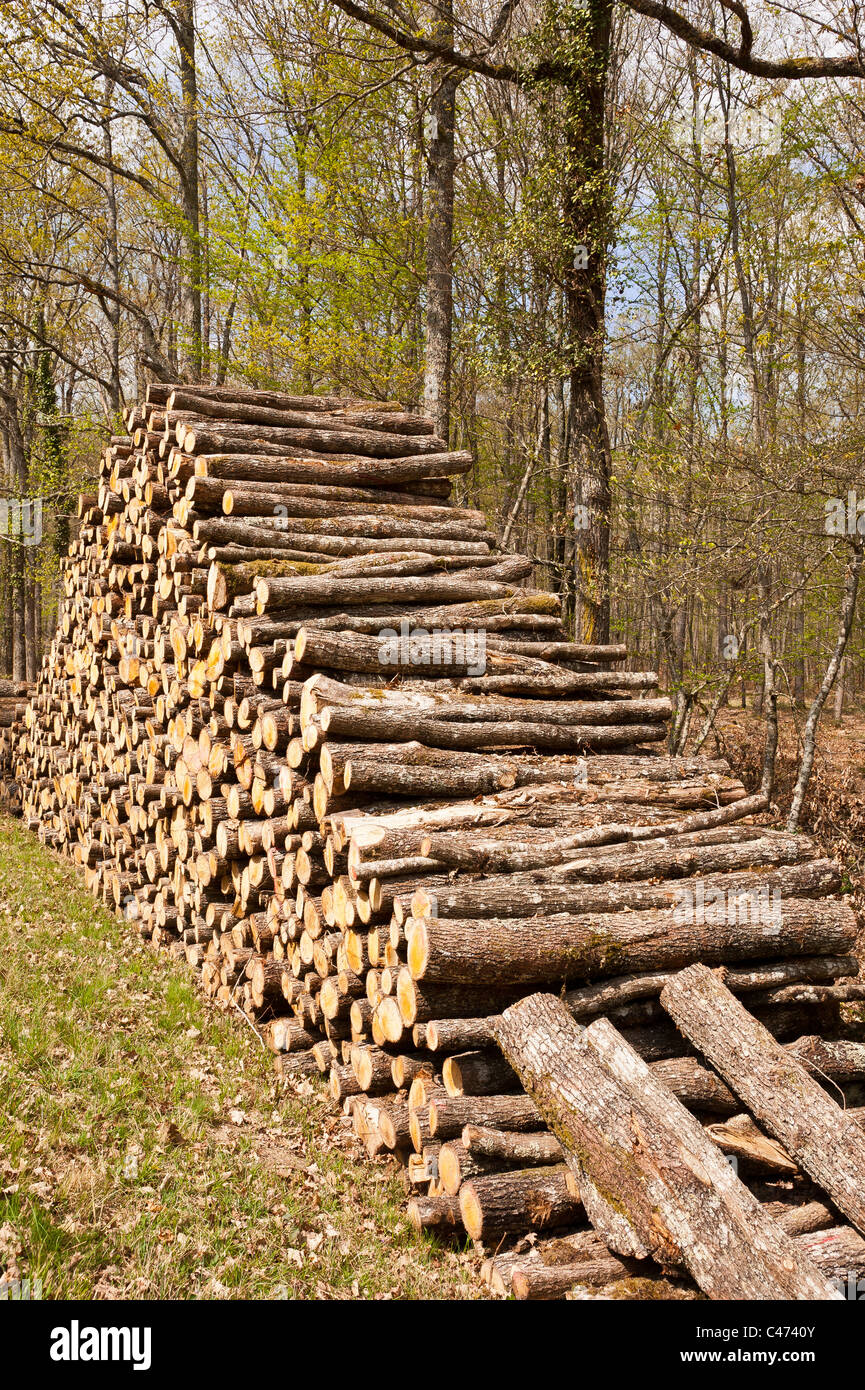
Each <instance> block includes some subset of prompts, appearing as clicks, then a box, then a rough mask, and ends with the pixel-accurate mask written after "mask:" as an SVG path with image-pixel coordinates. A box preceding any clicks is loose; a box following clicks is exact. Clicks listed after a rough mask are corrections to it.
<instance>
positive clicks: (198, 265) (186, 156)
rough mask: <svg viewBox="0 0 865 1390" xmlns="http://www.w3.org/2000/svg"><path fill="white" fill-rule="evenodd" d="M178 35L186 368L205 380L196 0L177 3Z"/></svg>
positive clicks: (191, 377) (192, 376)
mask: <svg viewBox="0 0 865 1390" xmlns="http://www.w3.org/2000/svg"><path fill="white" fill-rule="evenodd" d="M176 26H177V27H176V31H175V32H176V35H177V44H178V50H179V60H180V90H181V102H182V130H183V133H182V140H181V146H180V200H181V210H182V213H183V219H184V224H185V225H184V229H183V239H184V242H185V245H186V264H185V265H184V266H183V268H182V271H181V283H180V302H181V325H182V329H183V343H182V366H183V371H184V373H185V375H186V376H187V378H188V379H189V380H191V381H200V380H201V370H202V338H201V285H202V255H201V206H200V194H199V167H198V74H197V71H196V58H195V42H196V34H195V0H177V11H176Z"/></svg>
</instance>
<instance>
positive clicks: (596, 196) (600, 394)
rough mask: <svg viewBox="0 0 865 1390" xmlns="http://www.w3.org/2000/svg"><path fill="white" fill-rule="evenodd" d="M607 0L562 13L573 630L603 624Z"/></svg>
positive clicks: (584, 632)
mask: <svg viewBox="0 0 865 1390" xmlns="http://www.w3.org/2000/svg"><path fill="white" fill-rule="evenodd" d="M612 8H613V7H612V3H611V0H588V3H587V4H586V5H585V7H584V8H582V9H580V10H576V9H571V8H570V7H568V8H567V10H566V11H565V12H564V13H563V14H562V16H561V20H560V24H561V28H562V30H563V32H562V35H561V38H562V42H563V46H566V47H567V50H568V53H569V57H570V60H571V62H572V63H573V67H572V76H571V80H570V82H569V83H568V84H567V85H566V87H565V88H564V91H563V96H564V101H565V130H564V140H565V146H566V158H567V178H568V183H567V186H566V189H565V195H564V210H563V212H564V217H563V221H564V226H563V238H564V246H565V248H566V255H567V264H566V267H565V305H566V325H567V327H566V332H567V343H566V351H567V352H568V353H569V355H570V359H571V360H570V371H569V377H568V385H569V393H570V400H569V419H570V423H569V439H570V447H571V464H572V469H573V473H574V475H575V481H576V487H575V496H574V529H575V534H576V576H575V580H576V634H575V635H576V637H577V638H578V640H581V641H584V642H606V641H608V640H609V633H610V509H611V506H612V491H611V478H612V457H611V453H610V441H609V437H608V434H607V423H606V411H605V404H604V387H603V377H604V368H603V364H604V348H605V341H604V340H605V294H606V275H607V257H608V250H609V241H610V235H611V190H610V183H609V176H608V171H607V169H606V168H605V162H606V161H605V146H606V139H605V137H606V129H605V112H606V95H607V77H608V70H609V63H610V38H611V24H612Z"/></svg>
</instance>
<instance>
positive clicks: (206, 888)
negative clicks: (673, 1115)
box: [17, 385, 865, 1297]
mask: <svg viewBox="0 0 865 1390" xmlns="http://www.w3.org/2000/svg"><path fill="white" fill-rule="evenodd" d="M127 426H128V430H129V434H128V435H127V436H117V437H115V438H113V439H112V440H111V441H110V443H109V445H108V446H107V448H106V450H105V452H104V455H103V458H102V461H101V467H100V477H99V484H98V491H97V492H96V493H95V494H94V495H93V496H92V497H88V498H83V499H82V501H81V505H80V527H79V534H78V537H77V539H76V541H75V542H74V543H73V545H72V546H71V548H70V554H69V557H68V560H67V562H66V565H65V568H64V574H63V583H64V592H65V603H64V606H63V610H62V612H61V615H60V621H59V624H58V629H57V634H56V636H55V639H54V642H53V645H52V649H51V651H50V652H49V653H48V655H47V656H46V659H45V661H44V663H43V668H42V672H41V675H40V679H39V683H38V686H37V690H36V692H35V695H34V697H33V700H32V702H31V703H30V705H29V707H28V709H27V713H26V719H25V724H26V727H25V729H24V732H23V733H22V735H21V737H20V739H19V741H18V748H17V755H18V762H17V771H18V776H19V780H20V781H21V783H22V785H23V786H24V794H23V814H24V816H25V819H26V823H27V824H28V825H29V826H31V828H33V829H34V830H36V831H37V832H38V834H39V836H40V838H41V839H42V840H43V841H44V842H45V843H46V844H47V845H49V846H51V847H52V848H54V849H57V850H59V851H61V852H63V853H66V854H68V855H70V856H71V857H72V858H73V859H74V861H75V862H76V863H77V864H78V865H80V867H81V869H82V871H83V873H84V875H85V877H86V881H87V883H88V885H89V887H90V889H91V891H92V892H93V894H94V895H95V896H97V897H99V898H101V899H102V900H103V901H105V902H106V903H107V904H108V905H109V906H110V907H112V908H114V909H115V910H117V911H118V912H120V913H122V914H123V915H124V916H125V917H126V918H127V919H128V920H129V921H130V923H131V924H132V925H133V926H134V928H135V929H136V930H137V931H138V932H139V933H140V934H141V935H142V936H144V937H146V938H148V939H151V940H153V941H154V942H155V943H157V944H160V945H164V946H166V947H168V948H169V949H170V950H171V951H172V952H173V953H174V954H176V955H178V956H184V957H185V958H186V959H187V960H188V961H189V963H190V965H191V966H192V967H193V968H194V969H196V970H197V971H198V972H199V973H200V978H201V983H202V986H203V988H204V990H205V991H206V992H207V994H209V995H210V996H211V997H213V998H215V999H216V1000H218V1001H220V1002H221V1003H223V1004H224V1005H226V1006H235V1005H236V1006H237V1007H239V1008H241V1009H242V1010H243V1011H244V1013H245V1014H246V1015H247V1017H248V1018H249V1019H250V1020H251V1021H252V1022H253V1023H254V1026H255V1027H256V1028H257V1030H258V1031H259V1033H260V1034H261V1036H262V1038H263V1040H264V1041H265V1042H266V1043H267V1045H268V1046H269V1047H270V1048H271V1049H272V1051H273V1052H274V1053H275V1054H276V1060H277V1066H278V1069H279V1070H280V1071H281V1072H282V1073H283V1074H284V1075H287V1076H291V1075H298V1074H304V1075H305V1074H311V1073H313V1072H320V1073H322V1074H323V1075H325V1076H326V1078H327V1082H328V1085H329V1087H330V1091H331V1094H332V1095H333V1097H334V1099H335V1100H336V1101H338V1102H340V1103H342V1104H343V1105H344V1106H345V1108H346V1109H347V1110H349V1111H350V1112H351V1114H352V1117H353V1122H354V1126H355V1129H356V1131H357V1133H358V1135H359V1136H360V1138H361V1139H362V1140H363V1142H364V1143H365V1145H366V1148H367V1150H368V1152H369V1153H370V1155H376V1154H379V1153H382V1152H388V1153H392V1154H395V1155H396V1156H397V1157H399V1158H401V1159H402V1160H403V1161H404V1163H405V1167H406V1176H407V1182H408V1184H409V1185H410V1186H411V1188H412V1189H413V1191H414V1194H415V1195H414V1196H413V1198H412V1201H411V1203H410V1208H409V1210H410V1215H411V1217H412V1220H413V1221H414V1222H415V1223H416V1224H417V1225H418V1226H419V1227H422V1228H424V1229H429V1230H435V1231H438V1232H440V1233H448V1232H453V1233H457V1234H459V1235H461V1236H463V1238H464V1235H465V1232H468V1234H469V1235H470V1236H472V1237H473V1238H475V1239H477V1240H480V1241H482V1242H483V1243H484V1245H486V1246H489V1247H493V1248H495V1247H497V1246H498V1245H499V1244H500V1243H501V1241H502V1240H503V1239H505V1238H519V1237H520V1236H522V1235H523V1234H525V1233H527V1232H530V1231H533V1232H541V1233H542V1235H543V1236H544V1237H545V1238H546V1237H547V1236H548V1235H549V1233H550V1232H553V1233H555V1234H554V1235H553V1236H552V1240H553V1242H554V1244H558V1242H559V1241H560V1240H562V1239H563V1238H564V1237H563V1236H562V1233H564V1235H565V1237H566V1238H567V1239H568V1240H570V1241H571V1242H572V1243H573V1241H576V1242H577V1245H578V1246H579V1247H580V1249H581V1250H583V1251H584V1253H583V1254H581V1255H580V1256H579V1259H580V1260H583V1261H587V1262H588V1264H591V1265H592V1266H593V1268H594V1266H597V1269H596V1270H594V1273H593V1274H592V1282H594V1283H598V1282H604V1281H603V1280H602V1279H601V1275H602V1274H605V1275H609V1279H607V1280H606V1282H609V1280H610V1279H613V1278H619V1279H621V1278H623V1277H625V1275H623V1274H622V1273H618V1274H611V1273H610V1271H611V1270H617V1271H621V1270H622V1269H625V1270H626V1273H627V1277H631V1274H632V1272H633V1268H635V1266H634V1259H636V1257H635V1256H634V1257H632V1256H628V1257H627V1261H630V1263H627V1261H626V1262H623V1260H622V1259H621V1258H620V1256H619V1255H618V1254H616V1253H615V1252H613V1253H611V1249H610V1247H609V1246H608V1245H607V1244H604V1245H603V1250H601V1248H600V1246H599V1244H598V1242H599V1241H600V1239H601V1236H600V1235H598V1234H596V1233H594V1232H592V1231H591V1229H590V1228H588V1226H587V1222H586V1210H587V1208H586V1204H585V1202H584V1197H583V1195H582V1194H581V1193H580V1192H579V1191H575V1190H574V1186H573V1174H572V1173H571V1169H570V1168H569V1167H568V1163H567V1156H566V1153H565V1151H564V1149H563V1146H562V1143H561V1139H560V1138H559V1137H557V1136H556V1134H554V1133H552V1132H550V1130H549V1129H548V1128H547V1125H546V1124H545V1120H544V1116H543V1114H542V1112H541V1110H540V1109H539V1107H538V1105H537V1104H536V1103H535V1101H534V1100H533V1099H532V1098H531V1097H530V1096H529V1095H527V1094H525V1091H524V1089H523V1086H522V1085H521V1082H520V1077H519V1075H518V1071H517V1070H515V1069H514V1068H512V1066H511V1065H510V1064H509V1063H508V1062H507V1061H505V1059H504V1058H503V1056H502V1054H501V1052H500V1050H499V1048H498V1045H497V1043H498V1040H499V1030H500V1027H501V1019H502V1018H503V1017H506V1016H507V1014H506V1011H507V1010H509V1009H510V1008H511V1007H512V1006H513V1005H514V1004H515V1003H517V1002H518V1001H520V1000H522V999H524V998H525V997H526V996H529V995H532V994H533V993H534V991H535V990H537V989H538V988H539V987H541V988H544V989H551V990H553V991H554V992H556V993H561V994H562V997H563V999H564V1006H565V1007H566V1008H567V1010H568V1016H569V1017H570V1018H571V1019H573V1020H575V1021H577V1022H579V1023H589V1022H591V1020H593V1019H596V1018H600V1017H601V1016H603V1017H604V1018H606V1019H607V1020H609V1021H610V1023H611V1024H612V1025H615V1027H616V1028H617V1029H619V1030H620V1031H621V1034H622V1037H623V1039H624V1040H625V1044H626V1045H627V1046H628V1047H629V1048H631V1049H633V1050H634V1051H635V1052H636V1054H637V1055H638V1056H639V1057H640V1058H641V1059H642V1060H643V1063H644V1064H645V1065H646V1066H648V1068H649V1069H650V1071H651V1073H652V1075H653V1076H655V1077H657V1078H658V1084H659V1085H663V1086H664V1087H665V1088H668V1089H669V1090H670V1091H671V1093H672V1095H673V1097H677V1098H678V1102H681V1103H682V1104H683V1105H685V1106H686V1107H688V1109H689V1111H693V1112H694V1113H696V1114H699V1115H700V1116H702V1117H704V1118H706V1117H709V1118H708V1120H707V1123H706V1125H705V1126H704V1128H705V1133H706V1135H708V1136H709V1137H708V1138H707V1140H706V1142H708V1143H709V1144H711V1145H713V1146H714V1149H715V1150H718V1151H720V1152H726V1153H734V1154H737V1155H738V1154H740V1153H742V1152H743V1151H745V1150H747V1154H746V1155H745V1157H744V1158H743V1162H744V1163H745V1164H746V1165H747V1164H751V1165H752V1167H753V1170H754V1172H755V1173H756V1174H757V1175H758V1177H759V1179H760V1180H761V1181H762V1180H766V1179H768V1180H769V1185H772V1184H774V1185H775V1186H777V1183H778V1181H779V1180H780V1179H781V1178H783V1179H784V1180H789V1181H792V1182H793V1183H794V1185H795V1183H797V1182H798V1183H800V1184H801V1181H802V1180H801V1175H800V1172H799V1167H798V1160H797V1159H796V1157H795V1155H793V1154H792V1153H788V1152H787V1151H786V1150H784V1149H783V1148H782V1147H779V1144H778V1143H777V1142H775V1141H772V1142H775V1147H774V1148H773V1147H772V1142H770V1140H769V1139H768V1138H767V1137H766V1136H765V1135H760V1136H758V1138H754V1136H753V1135H752V1134H751V1133H750V1131H748V1130H747V1126H746V1128H745V1130H743V1129H742V1124H741V1123H740V1121H741V1116H740V1113H739V1112H740V1110H741V1105H740V1103H739V1102H738V1101H737V1100H736V1098H735V1096H734V1095H733V1094H732V1092H731V1090H730V1088H729V1087H728V1085H727V1084H726V1083H725V1081H724V1080H722V1078H721V1077H720V1076H719V1075H718V1074H717V1072H715V1071H713V1070H711V1069H710V1068H708V1067H706V1066H705V1065H704V1064H703V1063H702V1062H701V1061H700V1060H699V1058H698V1056H697V1050H696V1048H695V1047H694V1046H691V1045H689V1044H688V1043H686V1042H685V1041H683V1039H682V1037H681V1034H680V1033H679V1031H678V1029H677V1027H676V1026H674V1024H673V1022H671V1021H670V1018H669V1016H668V1014H667V1012H666V1010H665V1008H664V1006H663V1003H662V998H663V996H662V991H664V990H665V989H667V988H668V986H670V985H671V982H673V981H674V980H675V978H676V973H677V972H678V971H680V970H681V969H682V968H687V967H689V966H692V965H693V964H694V963H696V962H708V963H709V964H711V965H722V966H724V968H725V969H726V971H727V976H726V978H727V983H728V986H729V988H730V990H732V992H733V995H734V996H736V997H739V998H741V999H743V1000H745V1001H746V1002H747V1005H748V1008H749V1010H750V1011H751V1015H753V1017H754V1018H755V1019H757V1020H759V1021H760V1023H761V1024H762V1025H764V1026H765V1028H766V1029H768V1030H769V1035H770V1036H771V1037H773V1038H774V1039H777V1040H778V1041H779V1043H781V1044H783V1045H784V1046H786V1047H788V1048H792V1049H794V1050H795V1049H799V1051H797V1055H802V1053H801V1049H802V1048H803V1047H805V1046H806V1044H807V1043H808V1039H809V1038H812V1039H813V1037H814V1035H817V1034H825V1035H827V1036H830V1035H831V1034H832V1032H833V1030H836V1029H837V1020H838V1003H839V1001H840V1000H841V999H845V998H850V997H856V994H857V991H858V989H859V986H858V985H855V984H852V983H850V982H849V981H850V978H851V977H853V976H855V974H856V973H857V969H858V967H857V963H856V961H855V959H854V958H853V957H852V955H851V948H852V943H853V939H854V935H855V921H854V918H853V914H852V912H851V910H850V909H849V907H848V906H847V905H846V904H845V902H844V901H843V899H841V898H840V897H839V892H840V888H841V880H840V873H839V870H838V867H837V866H836V865H835V864H834V863H832V862H830V861H827V860H825V859H823V858H821V857H820V856H819V854H818V852H817V850H816V848H815V847H814V846H813V844H811V842H809V841H808V840H807V839H805V838H804V837H801V836H790V835H787V834H784V833H781V832H779V831H775V830H772V829H767V828H765V827H763V826H761V825H760V824H758V823H757V822H756V820H755V817H756V816H758V815H759V813H760V812H762V811H763V810H765V802H764V801H763V800H762V799H761V798H760V797H754V796H748V795H747V794H746V792H745V789H744V787H743V786H742V785H741V783H740V782H739V781H738V780H737V779H736V778H734V777H732V776H731V775H730V771H729V767H728V766H727V765H726V764H725V763H724V762H723V761H721V760H708V759H702V758H701V759H689V758H670V757H668V756H666V755H665V754H664V753H663V751H662V749H663V746H664V739H665V736H666V725H667V720H668V717H669V714H670V705H669V702H668V701H667V700H666V699H664V698H662V697H660V696H659V695H658V693H657V685H658V681H657V677H656V675H655V674H654V673H653V672H650V671H628V670H626V669H624V662H625V659H626V655H627V654H626V652H625V650H624V648H623V647H621V646H618V645H608V646H605V647H597V646H586V645H580V644H577V643H573V642H569V641H568V640H567V638H566V634H565V632H564V629H563V627H562V623H561V615H560V611H559V604H558V600H557V599H556V598H555V597H554V596H553V595H551V594H549V593H547V592H544V591H539V590H536V589H534V588H531V587H529V585H528V581H529V580H530V576H531V570H532V566H531V563H530V562H529V561H528V560H526V559H524V558H523V557H521V556H514V555H510V554H503V553H502V552H501V551H499V550H498V549H497V547H496V542H495V536H494V534H493V533H492V532H491V531H489V529H488V528H487V525H486V521H485V519H484V517H483V516H482V515H481V514H480V513H479V512H477V511H475V510H474V509H472V508H471V507H467V506H457V505H452V504H451V501H450V493H451V487H452V483H451V479H452V478H453V477H455V476H458V475H459V474H461V473H465V472H466V471H467V470H468V469H469V467H470V464H471V459H470V456H469V455H468V454H467V453H462V452H453V451H449V450H448V449H447V446H446V445H445V443H444V441H442V440H439V439H436V438H435V436H434V435H433V433H432V430H431V426H430V424H429V422H428V421H426V420H425V419H424V418H422V417H419V416H413V415H408V414H405V413H404V412H403V411H402V410H401V409H399V407H397V406H394V405H391V404H388V403H385V404H382V403H380V402H379V403H376V402H369V401H360V400H355V399H353V398H348V397H340V398H337V397H291V396H287V395H285V394H284V393H280V392H251V391H249V392H244V391H239V390H235V389H233V388H211V387H194V388H193V387H184V388H176V389H175V388H171V387H167V386H162V385H159V386H152V387H150V388H149V390H148V395H147V399H146V400H145V402H144V403H143V404H142V405H141V406H136V407H134V408H133V409H131V410H130V411H129V413H128V417H127ZM842 981H848V983H839V982H842ZM803 1039H805V1042H803V1041H802V1040H803ZM808 1045H810V1044H808ZM821 1045H822V1046H825V1047H828V1046H830V1044H829V1043H826V1044H821ZM834 1045H835V1046H840V1044H834ZM848 1046H852V1045H848ZM821 1055H822V1054H821ZM845 1057H846V1054H845ZM836 1061H837V1068H840V1070H837V1068H836V1073H833V1072H832V1068H833V1067H834V1066H835V1065H836ZM823 1062H824V1063H825V1064H826V1066H827V1067H828V1072H827V1074H828V1075H836V1074H837V1078H838V1081H839V1083H840V1084H853V1083H856V1082H858V1081H859V1080H862V1079H865V1068H863V1067H862V1066H861V1064H860V1060H859V1059H858V1054H857V1056H856V1057H855V1058H853V1059H852V1060H849V1066H848V1070H847V1072H844V1070H843V1066H842V1063H841V1061H840V1060H838V1059H836V1058H835V1054H834V1053H833V1054H832V1055H831V1056H830V1057H828V1058H827V1057H825V1056H824V1057H823ZM860 1071H861V1073H862V1075H861V1076H860ZM716 1131H718V1132H716ZM791 1175H792V1176H791ZM767 1200H768V1199H767ZM771 1200H772V1201H775V1200H777V1201H781V1200H783V1199H782V1198H781V1197H777V1196H773V1197H772V1198H771ZM589 1215H590V1216H591V1212H589ZM575 1231H576V1234H574V1232H575ZM799 1234H801V1235H802V1236H803V1238H804V1237H805V1236H807V1235H808V1232H807V1231H805V1232H801V1233H799ZM593 1242H594V1243H593ZM542 1244H543V1243H542ZM535 1248H536V1249H537V1248H540V1247H535ZM497 1259H498V1261H499V1263H497V1264H495V1266H494V1268H493V1269H492V1273H491V1276H490V1277H491V1279H492V1280H493V1282H495V1281H496V1280H499V1281H505V1282H506V1286H507V1287H508V1289H510V1288H511V1287H513V1288H514V1289H515V1290H518V1289H519V1288H521V1287H522V1285H521V1284H520V1280H523V1279H524V1278H525V1280H527V1281H528V1283H527V1285H526V1287H527V1288H528V1289H529V1293H528V1294H526V1296H532V1297H535V1296H543V1297H547V1296H552V1291H553V1286H554V1285H555V1287H556V1289H557V1291H558V1292H561V1291H562V1288H563V1287H565V1286H563V1285H562V1286H561V1287H560V1285H561V1280H560V1281H559V1282H558V1284H557V1283H556V1280H555V1279H551V1277H550V1276H549V1275H547V1274H546V1273H544V1272H543V1271H541V1270H536V1269H535V1270H532V1271H529V1272H526V1270H525V1269H524V1266H525V1264H526V1262H525V1261H523V1263H522V1264H520V1262H519V1261H517V1262H516V1263H515V1264H514V1265H513V1273H514V1278H513V1279H511V1276H510V1272H508V1274H507V1276H506V1275H505V1273H503V1270H504V1268H505V1266H504V1265H503V1264H502V1263H501V1261H505V1260H510V1259H512V1255H511V1254H506V1255H505V1254H502V1255H499V1256H498V1257H497ZM566 1263H567V1261H566ZM645 1264H646V1261H645V1259H642V1260H641V1262H640V1269H641V1270H642V1269H643V1267H644V1266H645ZM546 1268H547V1266H546V1265H544V1270H546ZM640 1277H643V1274H642V1273H641V1275H640ZM645 1277H649V1276H645ZM803 1277H804V1276H803ZM571 1282H574V1281H573V1280H572V1281H571ZM567 1287H570V1285H567Z"/></svg>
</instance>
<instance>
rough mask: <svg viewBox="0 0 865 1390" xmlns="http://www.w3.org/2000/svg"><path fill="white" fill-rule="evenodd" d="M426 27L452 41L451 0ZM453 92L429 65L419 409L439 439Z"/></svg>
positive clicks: (449, 298)
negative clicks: (422, 360) (423, 333)
mask: <svg viewBox="0 0 865 1390" xmlns="http://www.w3.org/2000/svg"><path fill="white" fill-rule="evenodd" d="M430 30H431V32H432V33H433V34H434V35H435V37H436V38H437V39H439V40H441V41H442V42H443V43H447V44H451V43H453V33H454V25H453V3H452V0H436V3H435V4H434V5H433V7H432V22H431V25H430ZM456 91H457V79H456V77H455V75H454V73H453V72H452V70H449V69H448V68H447V67H446V66H445V65H444V64H442V63H439V62H436V63H435V64H433V67H432V89H431V93H430V106H429V124H428V128H427V209H426V211H427V254H426V296H427V303H426V356H425V371H424V408H425V410H426V412H427V414H428V415H430V416H432V419H433V420H434V422H435V430H436V434H438V435H440V436H441V438H442V439H447V438H448V434H449V431H450V387H451V334H452V324H453V225H454V139H455V126H456Z"/></svg>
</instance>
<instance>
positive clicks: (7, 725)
mask: <svg viewBox="0 0 865 1390" xmlns="http://www.w3.org/2000/svg"><path fill="white" fill-rule="evenodd" d="M33 690H34V686H33V684H32V683H30V682H28V681H16V680H9V679H6V678H5V677H3V678H0V810H2V811H6V812H8V813H9V814H11V815H17V814H19V813H20V810H21V793H20V788H19V785H18V782H17V780H16V775H15V763H16V747H17V743H18V739H19V737H20V734H21V728H22V725H23V721H24V718H25V715H26V713H27V706H28V703H29V701H30V697H31V695H32V694H33Z"/></svg>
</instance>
